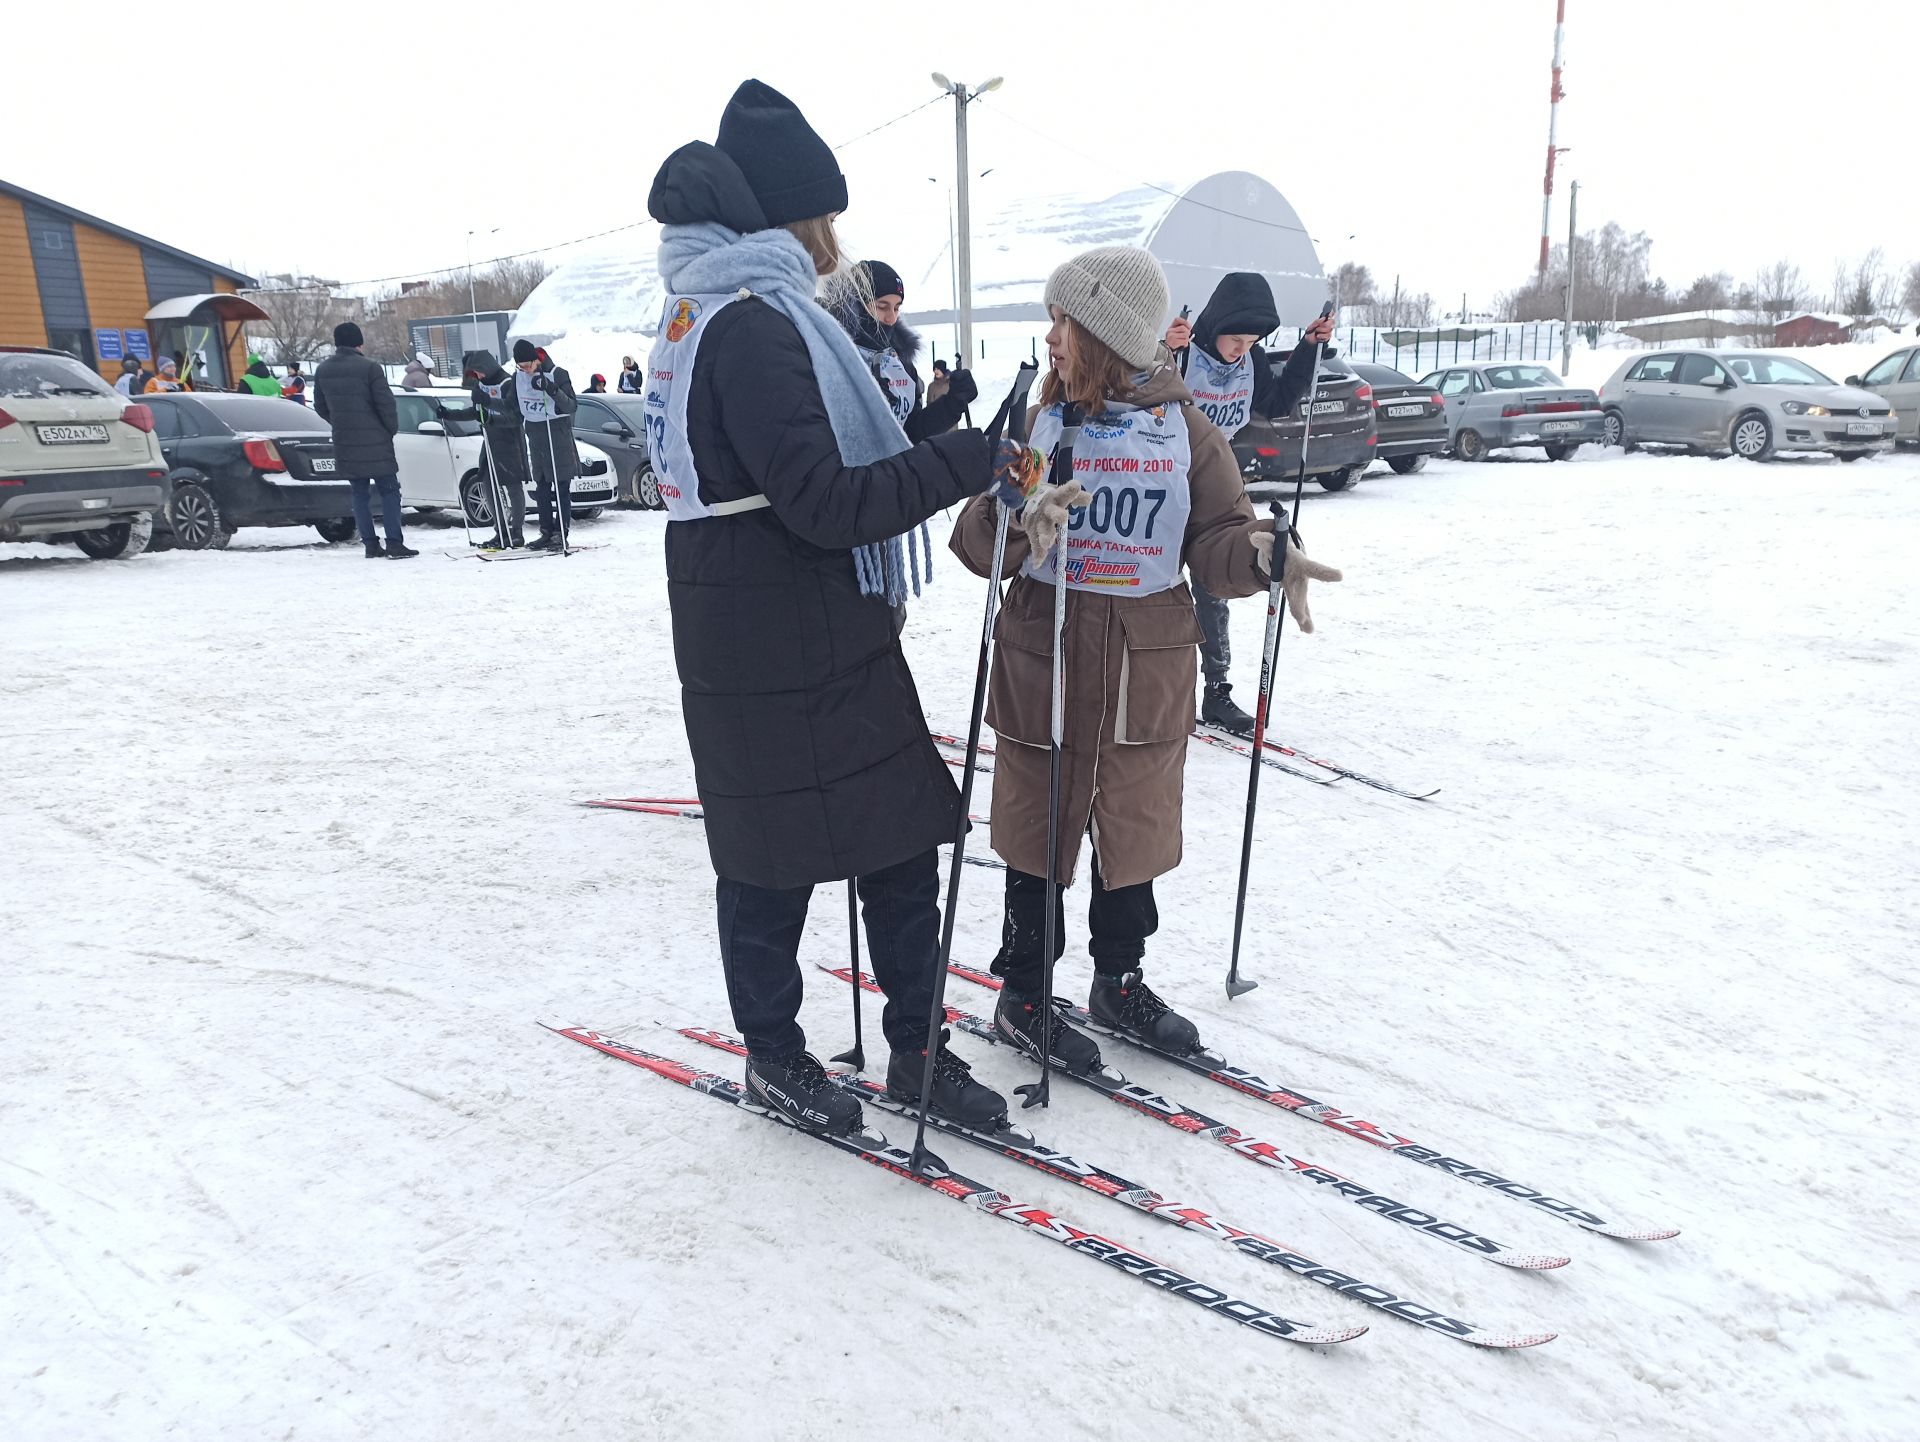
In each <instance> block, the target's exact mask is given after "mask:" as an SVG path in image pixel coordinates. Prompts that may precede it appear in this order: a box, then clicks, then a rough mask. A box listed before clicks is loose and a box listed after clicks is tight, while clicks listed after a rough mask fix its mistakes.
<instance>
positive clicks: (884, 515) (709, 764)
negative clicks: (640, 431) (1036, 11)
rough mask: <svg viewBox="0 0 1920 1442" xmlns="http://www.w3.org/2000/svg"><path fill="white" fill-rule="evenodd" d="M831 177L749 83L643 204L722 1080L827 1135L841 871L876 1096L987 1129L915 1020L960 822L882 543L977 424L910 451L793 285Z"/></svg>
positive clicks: (841, 1123) (964, 451) (969, 482)
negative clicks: (821, 901)
mask: <svg viewBox="0 0 1920 1442" xmlns="http://www.w3.org/2000/svg"><path fill="white" fill-rule="evenodd" d="M846 206H847V183H846V180H845V178H844V177H843V176H842V175H841V173H840V167H839V165H838V163H837V162H836V161H835V160H834V156H833V151H832V150H831V149H829V148H828V146H827V144H826V142H825V141H824V140H822V139H821V138H820V136H819V135H818V134H816V133H815V132H814V130H813V128H812V127H811V126H809V125H808V124H807V122H806V119H805V117H803V116H802V115H801V114H800V112H799V110H797V109H796V108H795V107H794V105H793V102H792V101H790V100H788V99H787V98H786V97H785V96H784V95H781V94H780V93H779V92H778V91H776V90H773V89H771V88H770V87H768V86H766V85H763V84H761V83H760V82H759V81H757V80H749V81H746V82H745V83H743V84H742V85H741V86H740V88H739V89H738V90H737V91H736V92H735V93H734V95H733V98H732V99H731V100H730V101H728V103H727V108H726V112H725V114H724V115H722V117H721V120H720V134H719V139H718V141H717V143H716V144H713V145H708V144H705V143H704V142H700V141H695V142H692V143H691V144H688V145H683V146H682V147H680V149H678V150H676V151H674V152H673V154H672V155H670V156H668V157H667V160H666V163H665V164H664V165H662V166H661V168H660V172H659V174H657V175H656V176H655V177H654V181H653V190H652V193H651V194H650V195H649V196H648V199H647V210H648V213H649V214H650V215H651V216H652V217H653V218H654V219H655V220H658V221H661V222H663V224H664V225H665V229H664V230H663V232H662V234H661V238H660V274H661V276H662V278H663V281H664V283H665V286H666V290H667V300H666V306H665V310H664V312H663V315H662V318H661V326H660V339H659V341H658V342H657V343H656V345H655V347H654V350H653V353H652V355H651V356H650V357H649V359H648V363H647V376H648V386H647V422H648V423H647V426H646V432H647V451H648V459H649V460H650V462H651V463H652V465H653V471H654V474H655V476H657V477H658V478H659V482H660V494H661V497H662V498H663V499H664V500H665V501H666V505H667V515H668V525H667V535H666V560H667V596H668V600H669V602H670V603H671V606H672V611H673V643H674V659H675V661H676V662H677V664H678V668H679V673H680V687H681V692H680V694H681V706H682V709H683V711H684V712H685V720H686V728H687V740H688V743H689V744H690V745H691V747H692V750H693V762H694V774H695V781H696V784H697V785H698V787H699V791H700V800H701V803H702V805H703V806H704V808H705V810H706V818H707V826H706V835H707V846H708V849H709V851H710V852H711V854H712V857H713V868H714V871H715V872H716V873H718V880H717V883H716V887H715V890H716V899H717V902H718V909H719V932H720V935H719V946H720V960H721V965H722V967H723V968H724V969H725V973H726V980H727V996H728V999H729V1001H730V1002H731V1004H732V1008H733V1019H734V1025H735V1026H737V1027H738V1028H739V1029H740V1031H741V1033H742V1035H743V1036H744V1037H745V1039H746V1043H747V1047H748V1060H747V1065H746V1087H747V1091H748V1092H749V1094H750V1095H751V1096H752V1098H753V1100H754V1101H755V1103H756V1104H758V1105H761V1106H764V1107H766V1108H768V1109H769V1110H771V1111H772V1112H774V1113H775V1114H776V1115H778V1116H781V1117H784V1118H785V1119H787V1120H789V1121H791V1122H792V1123H794V1124H795V1125H797V1126H803V1127H808V1128H811V1129H815V1130H823V1131H832V1132H846V1131H851V1130H853V1129H855V1128H857V1127H858V1126H859V1125H860V1122H861V1111H860V1104H859V1102H858V1101H857V1100H856V1099H855V1098H854V1097H852V1096H850V1095H849V1094H847V1093H846V1092H844V1091H841V1090H839V1089H838V1088H836V1087H834V1086H833V1085H831V1084H830V1083H829V1082H828V1080H827V1077H826V1073H825V1071H824V1070H823V1069H822V1067H821V1065H820V1063H819V1061H817V1060H816V1059H815V1058H814V1057H813V1056H812V1054H811V1053H809V1052H808V1051H807V1038H806V1033H805V1032H804V1031H803V1030H802V1029H801V1027H800V1023H799V1013H800V1001H801V994H802V986H803V983H802V978H801V971H800V963H799V946H800V937H801V932H802V930H803V929H804V927H805V925H806V917H807V904H808V901H809V899H810V897H811V896H812V894H813V888H814V887H815V886H817V885H819V884H820V883H822V882H828V881H839V880H844V879H846V878H848V877H858V878H859V882H858V889H859V894H860V898H861V901H862V903H863V906H864V911H865V922H866V932H867V940H868V943H869V945H870V947H871V951H872V959H873V976H874V979H875V980H876V981H877V982H879V984H880V986H881V987H882V989H883V990H885V992H886V994H887V1006H886V1011H885V1014H884V1017H883V1019H882V1025H883V1027H884V1030H885V1032H886V1037H887V1041H888V1043H889V1045H890V1046H891V1047H892V1053H893V1054H892V1060H891V1062H890V1064H889V1066H888V1068H887V1089H888V1091H889V1092H892V1093H893V1094H894V1095H896V1096H898V1097H900V1098H901V1099H903V1100H907V1101H913V1102H917V1101H918V1100H919V1098H920V1092H921V1079H922V1074H923V1069H924V1066H925V1063H926V1060H927V1048H928V1047H929V1046H932V1047H937V1048H938V1051H937V1053H936V1054H935V1056H934V1080H933V1090H932V1096H931V1097H930V1098H929V1106H930V1108H931V1109H932V1110H935V1111H938V1112H942V1113H945V1114H947V1115H949V1116H953V1117H956V1118H959V1119H961V1120H963V1121H965V1122H967V1123H968V1124H969V1125H973V1126H979V1127H985V1128H991V1127H993V1126H994V1125H995V1124H996V1123H997V1121H998V1120H1000V1119H1003V1118H1004V1117H1005V1116H1006V1100H1005V1098H1003V1097H1001V1096H1000V1095H999V1094H997V1093H996V1092H993V1091H991V1090H989V1089H988V1088H986V1087H984V1086H981V1085H980V1084H979V1083H978V1082H976V1081H974V1080H973V1077H972V1074H971V1073H970V1071H969V1070H968V1068H967V1064H966V1063H965V1062H963V1061H962V1060H960V1058H959V1057H957V1056H956V1055H955V1054H954V1053H953V1051H952V1050H951V1048H950V1047H949V1046H948V1045H947V1044H946V1043H947V1035H946V1033H945V1031H944V1030H943V1031H942V1032H941V1033H940V1034H938V1035H935V1036H929V1035H928V1033H927V1013H928V1009H929V1007H930V1006H931V1005H932V1002H933V987H934V975H935V970H936V968H937V966H938V964H939V939H940V904H939V903H940V862H939V851H938V850H937V848H938V847H939V846H940V844H941V843H942V842H947V841H951V840H952V839H953V836H954V832H955V828H956V826H957V825H958V823H959V821H960V817H959V795H958V790H957V788H956V787H955V785H954V782H953V778H952V777H951V775H950V774H949V773H948V770H947V767H946V766H945V764H944V763H943V762H942V761H941V759H940V755H939V752H938V751H937V750H936V749H935V748H934V745H933V742H932V741H931V739H930V738H929V737H928V735H927V723H926V717H925V715H924V713H923V711H922V709H921V705H920V698H919V695H918V692H917V690H916V689H915V686H914V681H913V675H912V673H911V672H910V671H909V670H908V668H907V659H906V655H905V653H904V652H903V651H902V650H901V648H900V641H899V636H898V633H897V630H896V627H895V622H894V615H895V608H894V605H893V604H892V603H894V602H897V601H899V600H901V599H902V598H903V597H904V595H905V594H906V591H907V585H906V570H907V567H906V561H905V557H904V554H903V551H902V545H901V538H902V537H903V536H904V537H905V540H906V543H907V544H912V543H913V541H914V539H915V535H914V533H916V532H921V530H922V527H923V525H924V522H925V521H926V519H927V518H928V517H929V516H932V515H933V514H935V513H936V512H938V511H940V510H941V509H943V508H945V507H946V506H949V505H952V504H953V503H955V502H956V501H960V500H964V499H965V498H966V497H967V496H970V495H973V494H975V493H977V492H979V491H981V490H983V489H985V487H986V486H987V485H988V483H989V481H990V479H991V466H992V453H991V452H990V450H989V448H988V446H987V443H986V438H985V437H984V436H983V435H982V434H981V433H980V432H978V431H972V430H966V431H959V432H956V433H955V434H952V435H945V436H939V437H936V438H933V439H930V440H926V441H923V442H921V443H920V444H918V445H914V446H909V445H908V443H907V441H906V439H905V437H904V436H903V435H902V434H901V430H900V425H899V420H898V417H897V415H896V413H895V412H894V410H893V409H892V408H891V406H890V404H889V402H888V400H887V398H886V397H885V396H884V395H882V394H878V393H876V391H875V388H874V383H873V378H872V375H871V373H870V372H869V371H868V369H867V365H866V362H865V361H864V360H863V358H862V357H861V355H860V354H859V352H858V351H856V350H855V349H854V347H853V346H852V345H850V344H848V341H847V337H846V335H845V333H844V332H843V331H842V330H841V329H840V327H839V326H838V325H836V324H835V323H834V320H833V318H832V317H831V316H829V315H828V314H827V313H826V311H824V310H823V309H821V307H820V306H819V304H818V303H817V302H816V300H815V295H816V292H817V287H818V280H819V277H821V276H825V275H828V274H831V273H832V272H833V271H834V270H835V269H836V268H837V267H838V265H839V242H838V239H837V238H836V236H835V234H834V229H833V218H834V217H835V216H836V215H838V214H839V213H840V212H842V211H843V210H845V209H846Z"/></svg>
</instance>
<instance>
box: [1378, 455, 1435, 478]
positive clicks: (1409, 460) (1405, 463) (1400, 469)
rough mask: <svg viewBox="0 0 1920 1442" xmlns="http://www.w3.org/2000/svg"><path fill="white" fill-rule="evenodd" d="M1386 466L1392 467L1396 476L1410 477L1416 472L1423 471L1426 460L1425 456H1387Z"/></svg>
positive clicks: (1425, 466)
mask: <svg viewBox="0 0 1920 1442" xmlns="http://www.w3.org/2000/svg"><path fill="white" fill-rule="evenodd" d="M1387 464H1388V465H1390V466H1392V467H1393V469H1394V471H1395V473H1396V474H1398V475H1402V476H1410V475H1413V474H1414V473H1415V472H1416V471H1424V470H1425V469H1426V468H1427V458H1426V457H1425V456H1388V457H1387Z"/></svg>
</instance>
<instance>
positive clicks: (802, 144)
mask: <svg viewBox="0 0 1920 1442" xmlns="http://www.w3.org/2000/svg"><path fill="white" fill-rule="evenodd" d="M714 145H715V147H716V148H717V149H719V150H720V151H722V152H724V153H725V154H726V155H727V156H728V157H729V158H730V159H731V160H732V161H733V163H734V164H735V165H737V166H739V167H740V171H741V173H742V174H743V175H745V176H746V177H747V184H748V185H750V186H751V187H752V188H753V194H754V197H755V198H756V199H757V200H758V201H759V202H760V208H761V209H762V210H763V211H765V212H766V217H767V224H768V225H786V224H787V223H789V222H790V221H795V220H808V219H811V218H812V217H814V216H816V215H834V214H837V213H839V212H840V211H843V210H845V209H846V208H847V178H846V177H845V176H844V175H842V174H841V173H840V162H839V161H837V160H835V159H834V158H833V151H832V149H831V148H830V147H829V146H828V145H827V142H826V141H824V140H822V139H821V138H820V136H819V134H818V133H817V132H816V131H815V130H814V128H813V127H812V126H811V125H809V124H807V118H806V116H804V115H802V114H801V113H800V109H799V107H798V106H796V105H795V104H794V103H793V102H792V101H791V100H789V99H787V97H786V96H784V95H782V94H781V93H780V92H779V91H778V90H775V89H774V88H773V87H772V86H771V85H765V84H762V83H761V82H760V81H758V80H746V81H742V82H741V85H740V88H739V89H738V90H736V91H734V92H733V99H731V100H729V101H728V102H727V108H726V110H725V112H724V113H722V115H721V116H720V134H719V136H718V137H717V138H716V139H715V141H714Z"/></svg>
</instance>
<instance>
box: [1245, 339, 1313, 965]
mask: <svg viewBox="0 0 1920 1442" xmlns="http://www.w3.org/2000/svg"><path fill="white" fill-rule="evenodd" d="M1332 314H1333V302H1332V301H1328V302H1327V303H1326V304H1325V305H1324V306H1322V307H1321V309H1320V318H1321V319H1322V320H1324V319H1326V318H1327V317H1328V316H1330V315H1332ZM1320 347H1321V342H1319V341H1315V342H1314V343H1313V374H1312V375H1311V376H1309V377H1308V379H1307V413H1306V416H1305V417H1304V418H1303V420H1302V423H1301V426H1300V466H1299V469H1298V470H1297V471H1296V472H1295V474H1294V478H1293V518H1292V519H1291V520H1288V519H1287V517H1286V515H1285V513H1284V512H1283V511H1282V510H1281V507H1280V502H1279V501H1277V500H1276V501H1274V502H1273V551H1274V555H1273V582H1272V584H1271V585H1269V586H1268V587H1267V634H1266V637H1265V639H1264V640H1263V641H1262V642H1261V645H1260V701H1259V704H1258V705H1257V706H1255V707H1254V712H1253V752H1252V755H1253V759H1252V760H1251V761H1249V762H1248V763H1247V819H1246V824H1245V827H1244V829H1243V830H1242V832H1241V835H1240V887H1239V890H1238V891H1237V892H1236V893H1235V895H1234V899H1233V955H1232V958H1231V959H1230V960H1229V961H1228V963H1227V998H1228V1000H1232V999H1233V998H1234V997H1236V996H1244V995H1245V994H1246V993H1247V992H1250V991H1252V990H1253V989H1254V988H1255V987H1256V986H1258V985H1259V984H1260V983H1258V982H1257V981H1243V980H1241V977H1240V935H1241V931H1242V929H1243V928H1244V927H1245V925H1246V920H1247V876H1248V874H1249V872H1250V871H1251V869H1252V866H1253V815H1254V808H1255V807H1256V806H1257V805H1258V804H1259V801H1260V756H1261V753H1262V751H1263V750H1264V749H1265V745H1266V740H1267V704H1268V702H1269V700H1270V699H1271V697H1272V695H1273V671H1274V667H1275V666H1276V665H1277V664H1278V662H1279V659H1280V607H1281V604H1282V602H1283V601H1284V599H1285V585H1286V578H1287V537H1288V536H1289V535H1290V534H1292V532H1293V530H1294V528H1295V526H1296V525H1297V523H1298V522H1299V519H1300V492H1301V490H1302V488H1303V487H1305V485H1306V483H1307V438H1308V437H1309V436H1311V435H1312V434H1313V402H1314V397H1315V396H1316V395H1317V394H1318V393H1319V390H1320ZM1283 522H1284V524H1282V523H1283Z"/></svg>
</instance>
